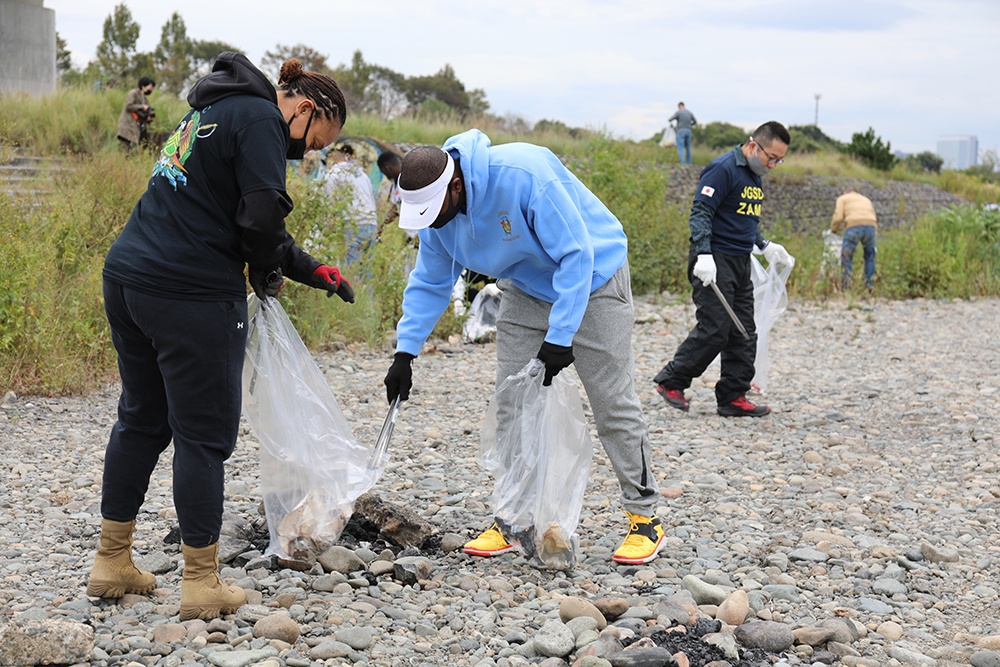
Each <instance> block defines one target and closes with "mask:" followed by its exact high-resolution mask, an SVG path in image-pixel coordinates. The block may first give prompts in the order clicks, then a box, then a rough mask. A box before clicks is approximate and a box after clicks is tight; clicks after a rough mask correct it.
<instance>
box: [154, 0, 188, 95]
mask: <svg viewBox="0 0 1000 667" xmlns="http://www.w3.org/2000/svg"><path fill="white" fill-rule="evenodd" d="M191 46H192V45H191V41H190V40H189V39H188V36H187V26H185V25H184V19H182V18H181V15H180V14H178V13H177V12H174V13H173V14H172V15H171V16H170V19H169V20H168V21H167V22H166V23H164V24H163V29H162V30H161V31H160V43H159V44H158V45H157V46H156V51H154V52H153V60H154V62H155V63H156V66H157V72H156V75H157V85H158V86H160V87H161V88H162V89H163V90H165V91H167V92H169V93H173V94H175V95H179V94H180V93H181V92H183V91H184V89H185V88H186V87H187V84H188V80H189V79H190V78H191V73H192V70H193V69H194V67H193V64H192V58H191V50H192V49H191Z"/></svg>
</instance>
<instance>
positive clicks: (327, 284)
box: [309, 264, 354, 303]
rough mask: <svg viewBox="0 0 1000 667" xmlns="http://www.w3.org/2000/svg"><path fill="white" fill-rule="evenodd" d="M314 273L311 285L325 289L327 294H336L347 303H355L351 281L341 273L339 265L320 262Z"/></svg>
mask: <svg viewBox="0 0 1000 667" xmlns="http://www.w3.org/2000/svg"><path fill="white" fill-rule="evenodd" d="M312 274H313V277H312V279H311V280H310V281H309V286H310V287H315V288H317V289H325V290H326V295H327V296H333V295H334V294H336V295H337V296H339V297H340V298H341V299H343V300H344V301H346V302H347V303H354V289H353V288H352V287H351V283H349V282H347V278H344V277H343V276H342V275H340V271H339V270H338V269H337V267H335V266H327V265H326V264H320V265H319V266H318V267H316V270H315V271H313V273H312Z"/></svg>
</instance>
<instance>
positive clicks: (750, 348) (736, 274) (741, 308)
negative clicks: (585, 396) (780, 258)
mask: <svg viewBox="0 0 1000 667" xmlns="http://www.w3.org/2000/svg"><path fill="white" fill-rule="evenodd" d="M712 256H713V257H715V267H716V284H717V285H718V286H719V289H720V290H721V291H722V294H723V296H725V297H726V301H727V302H728V303H729V305H730V306H732V308H733V311H734V312H735V313H736V316H737V317H738V318H739V320H740V322H742V323H743V326H744V327H746V330H747V333H749V334H750V339H749V340H747V339H745V338H744V337H743V334H741V333H740V330H739V329H737V328H736V325H735V324H733V321H732V319H730V317H729V314H728V313H726V309H725V307H724V306H723V305H722V303H720V302H719V298H718V297H717V296H716V294H715V291H714V290H713V289H712V288H711V287H706V286H705V285H703V284H702V282H701V281H700V280H699V279H697V278H695V277H694V273H693V270H694V263H695V261H696V260H697V259H698V255H697V254H696V253H691V254H690V256H689V257H688V280H690V281H691V287H692V294H691V298H692V300H693V301H694V305H695V318H696V319H697V324H696V325H695V327H694V329H692V330H691V333H689V334H688V337H687V338H686V339H685V340H684V342H683V343H681V345H680V347H678V348H677V352H676V353H675V354H674V358H673V360H672V361H671V362H670V363H668V364H667V365H666V366H664V367H663V369H662V370H660V372H659V373H657V374H656V377H655V378H653V381H654V382H657V383H659V384H662V385H663V386H665V387H668V388H670V389H687V388H688V387H690V386H691V380H693V379H694V378H696V377H700V376H701V374H702V373H704V372H705V369H706V368H708V365H709V364H710V363H712V360H713V359H715V357H716V356H717V355H719V354H721V355H722V370H721V373H720V377H719V381H718V383H716V385H715V399H716V401H718V404H719V405H725V404H726V403H731V402H732V401H734V400H736V399H737V398H739V397H740V396H742V395H743V394H745V393H747V392H748V391H749V390H750V382H751V380H753V376H754V365H753V364H754V359H755V358H756V356H757V328H756V326H755V325H754V320H753V279H752V278H751V275H750V255H738V256H734V255H723V254H721V253H717V252H716V253H712Z"/></svg>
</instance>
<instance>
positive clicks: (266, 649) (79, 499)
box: [0, 297, 1000, 667]
mask: <svg viewBox="0 0 1000 667" xmlns="http://www.w3.org/2000/svg"><path fill="white" fill-rule="evenodd" d="M636 314H637V326H636V330H635V350H636V363H637V378H638V380H637V382H638V386H639V391H640V396H641V398H642V401H643V405H644V409H645V413H646V417H647V419H648V421H649V425H650V433H651V439H652V443H653V450H654V454H655V456H656V459H655V461H654V469H655V470H656V471H657V473H658V475H659V476H660V478H661V482H660V484H661V487H662V493H663V498H662V502H661V504H660V507H659V509H658V513H659V515H660V517H661V518H662V521H663V525H664V528H665V530H666V533H667V536H668V538H667V546H666V548H665V549H664V550H663V552H662V553H661V554H660V557H659V558H657V559H656V560H655V561H653V562H652V563H649V564H648V565H645V566H639V567H621V566H616V565H614V564H613V563H611V561H610V556H611V552H612V551H613V549H614V548H615V547H616V546H617V544H618V543H619V541H620V540H621V538H622V535H623V531H624V530H625V528H626V522H625V520H624V515H623V514H622V513H621V508H620V505H619V503H618V487H617V483H616V480H615V477H614V475H613V474H612V472H611V470H610V469H609V467H608V465H607V459H606V457H605V456H604V453H603V451H602V450H600V448H599V447H597V448H596V449H597V451H596V452H595V458H594V466H593V469H592V473H591V481H590V485H589V487H588V494H587V497H586V499H585V503H584V507H583V511H582V515H581V521H580V526H579V529H578V530H579V534H580V541H581V562H580V564H579V565H578V566H577V567H576V568H575V569H574V570H572V571H571V572H550V571H539V570H536V569H534V568H532V567H530V566H528V565H527V563H526V562H525V560H524V558H523V557H521V556H518V555H516V554H505V555H503V556H501V557H497V558H493V559H473V558H470V557H468V556H466V555H464V554H462V553H461V552H460V551H458V550H455V547H456V546H460V545H461V543H462V542H463V541H464V540H465V539H468V538H469V537H472V536H474V535H476V534H478V532H479V531H480V530H482V529H483V528H485V527H486V525H487V524H488V523H489V521H490V517H491V509H490V496H489V493H490V489H491V480H490V479H489V477H488V476H487V474H486V473H485V472H483V470H482V469H481V468H480V467H479V466H478V464H477V462H476V457H477V454H478V434H479V427H480V424H481V419H482V416H483V414H484V412H485V409H486V405H487V402H488V399H489V395H490V393H491V391H492V382H493V372H494V370H493V369H494V367H495V365H494V362H493V354H494V346H493V345H492V344H489V343H487V344H475V345H468V344H463V343H462V342H461V341H460V340H457V339H455V340H451V341H440V342H439V343H438V344H437V345H436V347H434V348H433V349H431V348H428V349H427V350H425V353H424V354H423V355H421V357H420V358H419V359H418V360H417V361H416V362H415V363H414V371H415V382H416V384H415V390H414V392H413V394H412V396H411V400H410V401H409V402H408V403H407V404H406V405H405V409H404V410H403V412H402V413H401V415H400V418H399V423H398V425H397V429H396V434H395V436H394V438H393V442H392V445H391V453H392V460H391V463H390V466H389V468H388V469H387V471H386V473H385V475H384V476H383V478H382V480H381V482H380V483H379V484H378V486H377V487H376V489H375V491H376V492H377V493H378V494H380V495H381V497H382V498H383V499H384V500H386V501H389V502H391V503H396V504H399V505H402V506H406V507H408V508H410V509H412V510H415V511H416V512H418V513H419V514H420V515H421V516H422V517H423V518H425V519H426V520H427V521H428V522H429V523H430V524H431V526H432V527H433V528H434V531H435V533H436V534H437V536H438V537H439V538H440V540H439V542H437V543H436V544H439V545H440V546H436V547H434V548H429V547H426V546H425V548H424V550H423V551H421V552H415V551H414V550H410V551H409V552H404V553H399V549H394V550H392V551H383V550H382V548H381V547H382V545H379V544H366V543H362V544H361V545H357V546H355V545H352V548H351V549H350V550H349V551H348V553H347V555H346V556H345V555H344V554H341V555H342V556H344V557H343V558H342V559H341V560H340V561H339V562H333V560H332V559H331V560H330V561H329V562H326V563H324V566H320V565H319V564H317V565H316V566H315V567H314V568H313V570H311V571H309V572H296V571H293V570H289V569H281V568H277V567H274V566H273V563H272V561H271V560H270V559H268V558H264V557H262V556H261V555H260V553H259V552H255V551H253V549H252V547H251V546H249V545H247V544H245V543H244V544H242V545H238V546H236V547H233V546H232V545H231V544H230V543H227V546H229V547H230V550H231V551H233V552H234V553H232V554H231V557H233V558H232V560H231V562H230V564H229V566H228V567H224V569H223V574H224V576H227V577H230V578H232V579H234V580H236V581H237V582H238V583H239V584H240V585H242V586H244V587H245V588H247V589H249V591H250V603H251V604H249V605H248V606H247V607H244V608H243V609H242V610H241V611H240V612H239V613H238V614H236V615H235V616H232V617H229V618H227V619H225V620H219V621H214V622H212V623H208V624H206V623H205V622H202V621H186V622H184V623H180V622H179V619H178V616H177V614H178V608H179V582H180V573H181V562H180V559H179V554H178V547H177V545H176V544H172V543H168V542H165V540H164V538H166V537H167V536H168V534H169V533H170V531H171V529H172V528H173V527H174V525H175V521H174V511H173V507H172V500H171V495H170V488H171V487H170V474H169V470H170V469H169V465H170V462H169V457H165V458H164V460H163V461H161V464H160V466H159V467H158V469H157V471H156V472H155V473H154V476H153V480H152V483H151V485H150V489H149V493H148V495H147V500H146V503H145V506H144V508H143V512H142V514H140V516H139V518H138V529H137V534H136V538H137V540H136V544H135V548H136V552H137V560H140V562H141V564H143V565H144V566H145V567H147V568H149V569H153V571H154V572H156V574H157V576H158V581H159V585H160V588H159V589H158V590H157V592H156V594H155V595H154V596H153V597H151V598H144V597H136V596H126V597H125V598H123V599H122V600H120V601H118V603H117V604H115V603H112V602H109V601H99V600H93V599H90V598H88V597H87V596H86V595H85V594H84V588H85V586H86V578H87V574H88V572H89V569H90V564H91V562H92V559H93V552H94V550H95V548H96V542H97V530H98V527H99V523H100V515H99V500H100V481H101V460H102V455H103V449H104V445H105V442H106V438H107V433H108V430H109V428H110V426H111V424H112V422H113V419H114V404H115V400H116V398H117V389H116V388H115V387H109V388H107V390H106V391H102V392H98V393H95V394H93V395H89V396H85V397H77V398H65V399H54V398H30V397H17V396H13V395H10V394H8V396H7V397H6V398H5V399H4V400H3V404H2V406H0V407H2V409H0V508H2V512H0V623H2V625H0V665H11V664H44V663H46V662H48V663H69V664H71V663H90V664H93V665H117V664H123V665H124V664H129V663H133V664H142V665H163V666H170V667H177V666H180V665H195V664H215V665H219V666H220V667H243V666H245V665H266V666H267V667H283V666H285V665H288V666H290V667H310V666H313V665H315V666H317V667H318V666H319V665H330V666H333V665H360V666H364V665H403V666H406V665H478V666H480V667H490V666H493V665H498V666H511V667H514V666H516V665H525V664H528V663H529V662H531V663H543V664H544V665H545V667H555V666H557V665H567V664H580V665H589V666H590V667H598V666H607V665H612V664H613V665H616V666H617V665H626V664H627V665H640V664H648V665H664V664H670V662H669V660H668V659H666V658H662V657H661V658H656V657H655V656H656V655H661V656H662V653H663V652H664V651H669V653H675V652H676V651H675V650H673V649H671V648H666V649H665V648H663V647H664V646H669V643H668V642H667V641H666V640H665V639H664V637H665V636H666V635H665V633H663V632H662V630H663V629H664V628H666V627H668V626H671V625H677V624H678V622H681V623H685V624H687V626H688V627H687V631H688V635H689V636H690V637H694V636H695V635H700V634H704V633H705V632H706V631H707V632H709V634H710V637H711V642H709V637H704V638H703V640H704V641H702V643H701V644H700V646H701V647H702V649H704V647H706V646H709V645H711V646H718V647H720V650H723V651H724V650H727V649H728V650H729V651H730V653H729V654H730V655H731V656H732V655H733V653H732V651H733V650H736V649H738V651H739V655H740V658H736V657H730V658H728V662H720V661H719V660H726V658H722V657H718V658H716V659H717V662H716V663H712V664H713V665H715V667H721V666H722V665H726V664H729V665H741V666H743V665H746V666H748V667H749V666H750V665H761V664H773V663H777V664H783V665H809V664H838V665H841V664H842V665H869V666H875V665H911V664H912V665H952V664H970V663H971V664H973V665H977V666H978V667H988V666H997V665H1000V653H998V651H1000V582H998V579H1000V518H998V512H997V508H998V504H1000V482H998V481H997V472H998V470H1000V453H998V448H997V439H996V434H997V433H998V430H1000V429H998V421H1000V417H998V415H1000V353H998V347H997V340H1000V301H998V300H992V299H991V300H982V299H980V300H972V301H954V302H950V301H949V302H942V301H930V300H914V301H905V302H883V301H873V302H856V303H848V302H847V301H840V302H830V303H828V304H824V305H795V304H793V305H792V306H791V307H790V308H789V310H788V311H787V312H786V313H785V314H784V315H783V316H782V317H781V318H780V319H779V320H778V322H777V324H776V325H775V328H774V331H773V332H772V335H771V345H770V359H771V375H770V382H769V385H768V389H769V391H768V395H767V396H766V397H759V396H751V398H755V399H759V400H762V401H765V402H767V403H768V404H769V405H770V406H771V408H772V410H773V413H772V415H770V416H769V417H767V418H764V419H759V420H751V419H724V418H721V417H718V416H717V415H716V414H715V410H714V407H715V406H714V400H713V398H714V395H713V392H712V384H713V382H714V380H715V379H716V378H717V377H718V366H717V364H715V365H713V366H712V367H710V368H709V370H708V372H707V373H706V375H705V376H704V377H703V378H701V379H700V380H697V381H696V382H695V385H694V386H693V387H692V389H691V390H690V391H689V392H688V394H689V398H691V401H692V406H691V411H690V412H688V413H682V412H679V411H676V410H673V409H671V408H669V407H667V406H666V405H665V404H664V403H663V402H662V400H661V399H660V398H659V397H658V396H657V394H656V393H655V392H654V391H653V385H652V381H651V378H652V376H653V375H654V374H655V373H656V371H657V370H658V369H659V368H660V367H661V366H662V365H663V364H664V363H665V362H666V361H667V360H668V359H669V358H670V356H671V355H672V354H673V352H674V350H675V349H676V347H677V345H678V343H679V342H680V341H681V340H682V339H683V338H684V336H686V334H687V332H688V330H689V329H690V327H691V326H692V324H693V321H694V313H693V307H692V306H691V305H690V304H687V303H684V302H683V299H680V300H679V299H674V298H669V297H660V298H643V299H640V300H638V301H637V304H636ZM317 360H318V362H319V364H320V366H321V367H322V368H323V370H324V372H325V373H326V376H327V378H328V380H329V382H330V384H331V386H332V387H333V390H334V393H335V394H336V395H337V398H338V401H339V402H340V405H341V407H342V409H343V410H344V412H345V414H346V415H347V416H348V419H349V421H350V422H351V424H352V427H353V429H354V432H355V434H356V435H357V436H358V437H359V438H360V439H362V440H372V441H373V440H374V438H375V435H376V433H377V431H378V428H379V426H380V425H381V421H382V417H383V416H384V414H385V404H384V401H385V399H384V390H383V388H382V386H381V378H382V377H383V375H384V373H385V370H386V368H387V367H388V364H389V361H390V354H389V353H388V352H387V351H379V352H374V351H371V350H367V349H363V348H348V349H341V350H337V351H334V352H330V353H324V354H321V355H319V356H318V357H317ZM596 442H597V441H596V435H595V444H596ZM259 502H260V493H259V478H258V466H257V444H256V441H255V440H254V438H253V435H252V433H250V431H249V429H248V428H246V427H244V429H243V432H242V435H241V438H240V443H239V444H238V446H237V452H236V454H235V455H234V456H233V458H232V459H231V461H230V464H229V467H228V477H227V510H228V511H229V513H230V515H229V520H230V523H240V522H244V523H246V522H253V521H258V522H259V514H258V506H259ZM241 550H242V553H241ZM380 552H381V553H380ZM406 555H414V556H417V558H416V560H417V561H418V562H419V566H420V567H423V568H425V569H424V571H423V572H422V573H421V576H420V578H419V581H417V582H416V583H413V584H408V583H406V575H405V574H402V570H401V569H400V568H394V563H393V561H397V560H399V559H401V558H402V557H403V556H406ZM341 570H343V571H341ZM591 603H593V605H596V606H597V607H598V608H600V609H601V610H602V612H603V613H599V614H597V617H599V618H595V619H594V620H590V619H588V618H586V617H587V616H588V614H589V615H590V616H594V614H593V613H591V611H592V609H593V605H592V604H591ZM694 603H698V604H699V605H700V607H694V606H693V605H694ZM741 605H742V610H741ZM734 610H735V612H734ZM734 613H735V616H734V615H733V614H734ZM744 615H745V616H747V617H748V618H747V621H746V622H745V623H743V624H742V625H738V624H739V623H740V621H741V620H743V616H744ZM698 617H700V620H699V621H698V622H697V623H695V622H694V621H695V619H696V618H698ZM714 617H719V618H720V619H725V620H727V621H729V622H728V623H726V624H724V625H723V628H722V632H721V633H715V632H714V631H715V630H717V629H718V627H717V626H718V624H713V623H709V621H711V619H713V618H714ZM605 618H612V619H615V618H617V620H615V621H614V623H612V624H610V625H609V626H608V628H606V629H604V630H602V631H601V632H600V634H599V633H598V630H600V629H601V628H603V626H604V621H605ZM571 619H572V620H571ZM845 621H846V622H845ZM713 625H714V626H715V627H710V626H713ZM734 625H738V627H736V628H735V632H734ZM656 630H660V631H661V632H660V633H657V632H656ZM789 631H791V632H789ZM635 635H650V638H649V639H650V640H651V641H649V640H644V641H643V642H639V643H638V644H637V645H636V646H635V647H633V650H632V651H626V652H625V654H617V653H615V651H618V650H620V649H621V647H622V645H623V644H628V643H630V642H632V641H634V639H635ZM598 637H600V639H598ZM734 637H735V639H736V640H738V642H734ZM39 638H43V639H39ZM595 640H597V641H595ZM32 641H35V642H38V641H41V642H42V643H43V644H44V645H45V649H44V650H42V649H39V648H38V644H34V645H33V644H32ZM793 641H794V645H793ZM644 643H645V644H648V645H649V647H648V648H645V649H641V650H636V648H637V647H638V646H642V644H644ZM654 645H656V646H658V648H657V647H655V646H654ZM752 646H756V647H757V649H756V650H749V649H750V647H752ZM32 647H34V648H32ZM675 648H676V647H675ZM688 648H689V654H690V655H688V656H687V659H688V662H689V664H691V665H694V666H695V667H699V666H700V665H704V664H707V663H710V662H711V660H712V659H713V655H712V654H711V652H710V651H707V650H700V649H698V648H695V647H688ZM713 650H714V649H713ZM18 651H21V652H22V653H18ZM46 651H48V652H49V653H51V655H50V654H48V653H46ZM657 651H659V652H660V653H656V652H657ZM588 653H589V654H592V655H589V656H588V655H587V654H588ZM669 653H668V654H667V655H669ZM629 654H631V656H632V657H631V661H628V660H627V659H626V658H628V655H629ZM622 655H625V656H626V658H623V657H622ZM720 655H721V654H720ZM646 656H649V657H648V660H649V661H647V662H643V661H642V660H643V659H646ZM680 659H681V660H682V663H681V664H684V663H683V660H684V658H683V657H680ZM657 660H659V661H657Z"/></svg>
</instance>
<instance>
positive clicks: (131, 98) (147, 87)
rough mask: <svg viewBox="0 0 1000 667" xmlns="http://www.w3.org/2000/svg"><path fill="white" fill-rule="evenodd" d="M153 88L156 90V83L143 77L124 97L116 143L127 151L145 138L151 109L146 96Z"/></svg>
mask: <svg viewBox="0 0 1000 667" xmlns="http://www.w3.org/2000/svg"><path fill="white" fill-rule="evenodd" d="M153 88H156V82H155V81H153V80H152V79H150V78H149V77H148V76H144V77H142V78H141V79H139V85H138V86H137V87H136V88H133V89H132V90H130V91H128V95H126V96H125V104H124V105H122V112H121V115H119V116H118V141H120V142H122V143H123V144H125V147H126V148H127V149H128V150H132V149H133V148H135V147H136V146H138V145H139V142H140V141H143V140H145V138H146V123H148V122H149V118H150V116H149V112H150V110H151V109H152V107H150V106H149V102H148V101H147V100H146V95H149V94H150V93H151V92H153Z"/></svg>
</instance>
